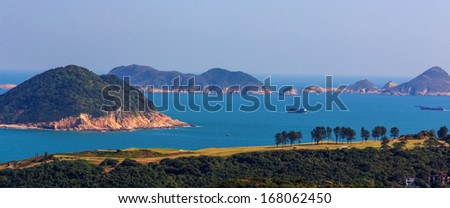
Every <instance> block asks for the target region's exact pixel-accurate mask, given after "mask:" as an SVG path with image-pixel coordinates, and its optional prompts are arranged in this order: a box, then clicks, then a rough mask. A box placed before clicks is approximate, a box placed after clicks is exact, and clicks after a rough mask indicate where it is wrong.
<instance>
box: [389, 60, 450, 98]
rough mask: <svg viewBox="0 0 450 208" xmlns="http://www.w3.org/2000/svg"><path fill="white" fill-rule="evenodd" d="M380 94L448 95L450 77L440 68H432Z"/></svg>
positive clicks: (449, 93) (449, 91) (449, 92)
mask: <svg viewBox="0 0 450 208" xmlns="http://www.w3.org/2000/svg"><path fill="white" fill-rule="evenodd" d="M382 94H390V95H447V96H448V95H450V76H449V75H448V73H447V72H446V71H445V70H443V69H442V68H440V67H437V66H436V67H432V68H430V69H428V70H427V71H425V72H424V73H422V74H421V75H419V76H417V77H416V78H414V79H412V80H411V81H409V82H406V83H403V84H401V85H398V86H395V87H391V88H388V89H386V90H384V91H382Z"/></svg>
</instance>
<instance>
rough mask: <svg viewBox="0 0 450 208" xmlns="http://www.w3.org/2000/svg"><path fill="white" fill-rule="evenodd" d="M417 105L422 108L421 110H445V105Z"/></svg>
mask: <svg viewBox="0 0 450 208" xmlns="http://www.w3.org/2000/svg"><path fill="white" fill-rule="evenodd" d="M416 107H418V108H420V110H429V111H445V108H444V107H442V106H441V107H437V108H434V107H426V106H420V105H416Z"/></svg>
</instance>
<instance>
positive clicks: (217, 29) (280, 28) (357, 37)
mask: <svg viewBox="0 0 450 208" xmlns="http://www.w3.org/2000/svg"><path fill="white" fill-rule="evenodd" d="M449 11H450V1H448V0H446V1H437V0H435V1H412V0H405V1H399V0H395V1H392V0H387V1H381V0H374V1H369V0H364V1H361V0H355V1H343V0H340V1H331V0H330V1H318V0H314V1H299V0H296V1H280V0H274V1H262V0H257V1H250V0H246V1H242V0H239V1H231V0H227V1H211V0H208V1H206V0H205V1H195V0H186V1H181V0H177V1H170V0H161V1H95V2H94V1H80V0H77V1H65V0H54V1H43V0H40V1H34V0H33V1H31V0H30V1H20V0H0V70H3V71H5V70H12V69H15V70H30V69H35V70H39V71H42V70H43V69H49V68H54V67H57V66H65V65H68V64H77V65H80V66H84V67H87V68H89V69H91V70H93V71H96V72H98V73H105V72H107V71H109V70H110V69H111V68H113V67H115V66H120V65H129V64H142V65H150V66H153V67H155V68H158V69H161V70H179V71H183V72H201V71H205V70H206V69H209V68H213V67H222V68H227V69H231V70H242V71H245V72H249V73H253V74H261V73H262V74H270V73H274V74H280V73H283V74H333V75H350V74H355V75H391V76H401V75H406V76H411V75H417V74H418V73H421V72H423V71H424V70H426V69H428V68H430V67H432V66H435V65H438V66H441V67H443V68H444V69H446V70H447V71H449V72H450V12H449Z"/></svg>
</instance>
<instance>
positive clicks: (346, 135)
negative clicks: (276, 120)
mask: <svg viewBox="0 0 450 208" xmlns="http://www.w3.org/2000/svg"><path fill="white" fill-rule="evenodd" d="M389 133H390V136H391V138H399V136H400V129H399V128H397V127H392V128H391V129H390V131H389ZM426 134H427V135H426V136H428V137H429V138H435V139H437V138H438V139H441V140H444V141H446V142H447V143H450V138H449V136H448V135H447V134H448V128H447V126H442V127H441V128H440V129H439V131H438V132H437V135H436V132H435V131H434V130H430V131H428V132H426ZM386 135H387V129H386V127H384V126H376V127H374V128H373V129H372V131H369V130H368V129H365V128H361V133H360V136H361V140H362V141H363V142H366V141H368V140H369V139H370V138H372V139H373V140H375V141H380V140H381V143H382V144H383V145H387V143H388V142H389V137H387V136H386ZM356 136H357V135H356V131H355V130H354V129H352V128H350V127H339V126H338V127H335V128H334V129H332V128H331V127H324V126H317V127H315V128H314V129H313V130H312V131H311V139H312V141H313V142H314V143H315V144H320V142H321V141H323V140H328V141H331V140H333V139H334V141H335V142H336V144H338V143H343V142H344V140H346V142H347V143H351V142H353V140H355V139H356ZM333 137H334V138H333ZM402 137H403V138H404V139H407V138H408V135H403V136H402ZM301 139H303V133H302V132H301V131H289V132H287V131H283V132H281V133H276V134H275V144H276V145H277V147H278V146H279V145H283V146H284V145H286V144H287V143H288V142H289V143H290V144H291V146H292V145H293V144H294V143H295V142H298V143H301Z"/></svg>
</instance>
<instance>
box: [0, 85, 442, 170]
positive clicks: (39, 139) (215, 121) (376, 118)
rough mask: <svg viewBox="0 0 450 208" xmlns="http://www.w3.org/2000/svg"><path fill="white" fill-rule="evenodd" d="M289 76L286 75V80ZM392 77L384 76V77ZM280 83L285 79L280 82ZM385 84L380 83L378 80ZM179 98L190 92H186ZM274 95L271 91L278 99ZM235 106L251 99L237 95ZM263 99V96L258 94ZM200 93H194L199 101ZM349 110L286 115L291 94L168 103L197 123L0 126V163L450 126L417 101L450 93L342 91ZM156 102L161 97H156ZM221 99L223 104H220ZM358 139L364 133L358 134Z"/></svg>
mask: <svg viewBox="0 0 450 208" xmlns="http://www.w3.org/2000/svg"><path fill="white" fill-rule="evenodd" d="M283 80H284V81H286V80H285V79H283ZM387 81H389V80H388V79H386V82H387ZM280 83H281V82H280ZM380 83H381V82H380ZM183 96H184V97H182V99H181V100H186V99H184V98H185V97H186V96H187V95H183ZM275 97H276V96H272V99H273V100H275ZM233 98H234V102H233V106H234V109H237V108H238V106H239V105H240V104H249V103H248V102H247V101H243V100H242V99H240V98H239V96H238V95H234V97H233ZM259 98H260V100H262V96H259ZM200 99H201V95H196V102H197V103H200ZM341 99H342V101H343V102H344V103H345V104H346V106H347V107H348V109H349V111H340V110H338V109H337V108H336V106H334V107H335V108H334V110H333V111H325V110H321V111H318V112H311V113H308V114H288V113H286V112H284V110H283V108H282V106H283V104H286V103H287V104H291V103H292V97H286V100H285V101H274V102H275V104H276V105H277V106H278V107H279V108H278V111H277V112H268V111H267V110H265V109H264V108H260V109H259V110H257V111H256V112H251V113H248V112H240V111H239V110H235V111H233V112H225V111H223V110H222V111H219V112H206V111H201V112H192V111H189V110H188V111H186V112H177V111H175V110H174V109H173V108H170V109H169V110H168V111H167V112H165V113H166V114H168V115H170V116H172V117H173V118H176V119H179V120H182V121H185V122H188V123H191V124H194V125H196V127H191V128H178V129H158V130H136V131H131V132H63V131H47V130H7V129H0V162H5V161H11V160H20V159H24V158H28V157H33V156H34V155H36V154H43V153H44V152H46V151H47V152H49V153H58V152H78V151H85V150H94V149H119V148H120V149H122V148H130V147H140V148H149V147H158V148H178V149H200V148H206V147H230V146H251V145H272V144H273V143H274V135H275V133H277V132H280V131H283V130H287V131H288V130H300V131H302V132H303V135H304V138H303V139H302V142H310V141H311V138H310V136H309V135H310V131H311V130H312V129H313V128H314V127H315V126H319V125H323V126H331V127H334V126H349V127H352V128H354V129H355V130H357V132H358V137H359V130H360V129H361V127H366V128H369V129H371V128H372V127H374V126H377V125H384V126H386V127H387V128H390V127H393V126H396V127H398V128H400V130H401V134H405V133H416V132H418V131H420V130H423V129H438V128H439V127H440V126H443V125H447V126H450V112H447V111H445V112H435V111H421V110H419V109H418V108H416V107H414V105H424V106H443V107H445V108H447V109H450V97H413V96H407V97H396V96H382V95H349V94H344V95H341ZM323 100H324V96H323V95H319V96H317V95H315V96H312V98H311V101H310V103H315V102H323ZM154 101H155V103H156V104H157V105H158V104H159V103H160V102H161V97H160V95H159V96H156V97H155V98H154ZM222 104H223V103H222ZM358 139H360V138H358Z"/></svg>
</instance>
